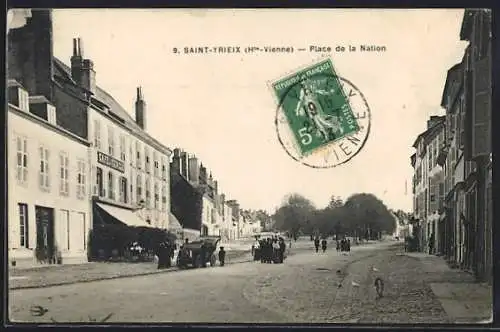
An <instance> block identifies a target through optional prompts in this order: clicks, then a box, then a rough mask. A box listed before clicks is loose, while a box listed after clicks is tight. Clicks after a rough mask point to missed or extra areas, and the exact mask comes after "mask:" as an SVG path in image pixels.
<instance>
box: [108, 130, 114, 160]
mask: <svg viewBox="0 0 500 332" xmlns="http://www.w3.org/2000/svg"><path fill="white" fill-rule="evenodd" d="M108 154H109V155H110V156H114V155H115V133H114V131H113V127H112V126H111V125H109V126H108Z"/></svg>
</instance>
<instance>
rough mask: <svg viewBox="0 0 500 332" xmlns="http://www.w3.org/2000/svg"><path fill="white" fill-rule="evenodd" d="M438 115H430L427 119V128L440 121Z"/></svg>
mask: <svg viewBox="0 0 500 332" xmlns="http://www.w3.org/2000/svg"><path fill="white" fill-rule="evenodd" d="M441 118H442V117H440V116H438V115H432V116H431V117H430V119H429V120H427V129H430V128H432V127H434V126H435V125H436V123H439V122H440V121H441Z"/></svg>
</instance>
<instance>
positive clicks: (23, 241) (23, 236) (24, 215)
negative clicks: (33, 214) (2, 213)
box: [17, 203, 29, 248]
mask: <svg viewBox="0 0 500 332" xmlns="http://www.w3.org/2000/svg"><path fill="white" fill-rule="evenodd" d="M17 206H18V210H19V245H20V246H21V247H23V248H29V236H28V234H29V227H28V205H27V204H24V203H19V204H17Z"/></svg>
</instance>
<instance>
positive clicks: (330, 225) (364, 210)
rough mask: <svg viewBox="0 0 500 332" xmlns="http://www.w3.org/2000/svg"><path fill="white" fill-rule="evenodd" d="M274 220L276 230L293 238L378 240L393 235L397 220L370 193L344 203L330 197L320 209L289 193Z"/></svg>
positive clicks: (354, 197)
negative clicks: (328, 237) (301, 235)
mask: <svg viewBox="0 0 500 332" xmlns="http://www.w3.org/2000/svg"><path fill="white" fill-rule="evenodd" d="M401 212H402V211H401ZM403 213H404V212H403ZM273 219H274V221H275V225H274V227H275V228H276V229H278V230H281V231H286V232H289V233H290V234H291V235H292V236H298V235H300V234H306V235H321V236H332V235H338V236H339V237H340V236H343V235H346V236H353V237H359V238H364V239H377V238H379V237H380V235H381V234H384V233H385V234H390V233H393V232H394V230H395V229H396V224H397V222H398V221H397V219H400V218H395V215H394V214H393V213H391V211H390V210H389V209H388V208H387V207H386V206H385V205H384V203H383V202H382V201H381V200H379V199H378V198H377V197H376V196H374V195H373V194H366V193H361V194H354V195H352V196H350V197H349V198H348V199H347V200H346V201H345V202H344V201H343V200H342V199H341V198H340V197H337V196H332V198H331V200H330V203H329V204H328V206H327V207H325V208H322V209H318V208H316V207H315V206H314V205H313V204H312V202H311V201H310V200H308V199H307V198H305V197H303V196H301V195H299V194H291V195H288V196H287V197H286V198H285V199H284V201H283V203H282V205H281V206H280V208H279V209H278V210H277V211H276V213H275V214H274V215H273Z"/></svg>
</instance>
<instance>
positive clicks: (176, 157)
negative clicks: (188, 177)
mask: <svg viewBox="0 0 500 332" xmlns="http://www.w3.org/2000/svg"><path fill="white" fill-rule="evenodd" d="M180 156H181V150H180V149H179V148H175V149H174V154H173V157H172V162H171V163H170V172H171V173H180V171H181V164H180V161H181V159H180Z"/></svg>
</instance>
